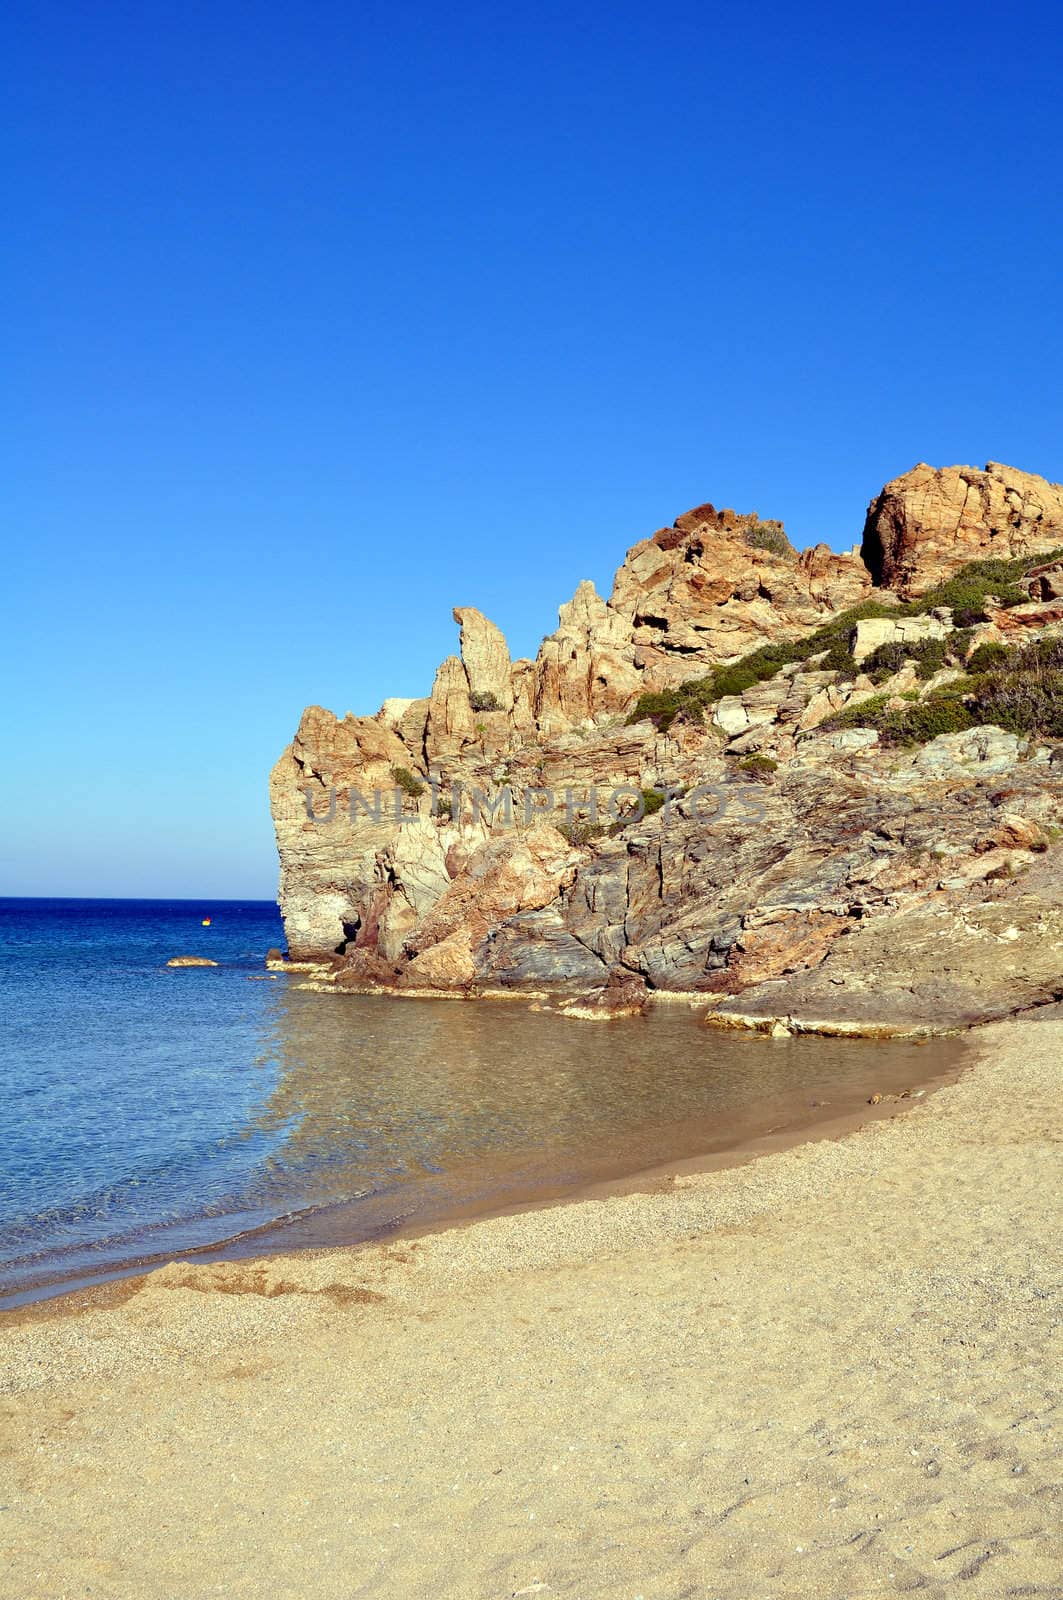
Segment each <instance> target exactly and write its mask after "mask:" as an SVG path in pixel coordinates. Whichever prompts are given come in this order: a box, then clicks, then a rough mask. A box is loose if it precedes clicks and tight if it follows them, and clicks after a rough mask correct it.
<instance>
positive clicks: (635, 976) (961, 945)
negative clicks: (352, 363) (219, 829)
mask: <svg viewBox="0 0 1063 1600" xmlns="http://www.w3.org/2000/svg"><path fill="white" fill-rule="evenodd" d="M860 550H861V553H857V552H855V551H854V553H852V554H849V555H836V554H834V553H833V552H832V551H831V550H829V549H828V548H827V546H825V545H818V546H816V547H815V548H814V549H812V550H808V551H805V552H803V553H800V554H799V553H798V552H797V551H795V550H794V549H793V548H792V546H791V545H790V543H789V541H788V539H787V538H786V535H785V533H784V531H783V528H782V525H781V524H779V523H777V522H767V521H762V520H761V519H759V518H758V517H756V516H752V515H750V516H740V515H737V514H736V513H734V512H732V511H726V510H725V511H717V510H715V509H714V508H713V507H712V506H709V505H705V506H701V507H699V508H697V509H696V510H695V511H691V512H688V513H686V514H685V515H684V516H682V517H680V518H678V519H677V521H676V522H675V524H674V525H673V526H672V527H671V528H668V529H664V530H661V531H660V532H658V533H656V534H654V535H653V537H652V538H650V539H647V540H644V541H643V542H642V543H640V544H637V545H635V546H634V547H633V548H632V549H631V550H629V551H628V554H627V556H626V558H625V560H624V562H623V564H622V565H621V567H620V569H619V570H618V572H617V574H616V579H615V582H614V585H613V590H612V594H611V596H610V598H609V600H608V601H605V600H603V599H602V598H601V597H600V596H599V595H598V594H596V592H595V590H594V587H593V585H591V584H590V583H583V584H581V585H580V586H579V588H578V589H577V591H576V594H575V595H574V597H573V598H572V600H570V601H569V602H568V603H567V604H566V605H563V606H562V607H561V610H560V615H559V625H558V628H557V630H556V631H555V632H554V633H553V634H551V635H550V636H549V637H547V638H546V639H544V640H543V643H542V645H541V646H540V649H539V652H538V654H537V656H536V658H535V660H534V661H529V660H518V661H513V660H511V658H510V654H509V650H508V648H507V645H506V641H505V639H504V637H503V635H502V633H501V632H500V630H499V629H498V628H497V627H496V626H495V625H494V624H493V623H492V622H490V621H489V620H488V619H487V618H486V617H484V616H483V615H482V614H481V613H480V612H479V611H477V610H476V609H475V608H474V607H471V606H458V607H457V608H456V609H455V611H454V619H455V621H456V622H457V624H458V625H459V628H460V634H459V652H460V653H459V654H456V655H453V656H449V657H448V658H447V659H446V660H445V661H444V662H443V664H442V665H441V666H440V668H439V670H438V672H437V674H436V678H435V682H434V683H433V685H432V689H431V693H430V694H429V695H428V696H426V697H425V698H423V699H418V700H389V701H386V702H385V704H384V705H383V707H382V708H381V710H380V711H379V712H378V713H377V714H376V715H375V716H372V717H353V716H349V715H348V716H346V717H344V718H342V719H340V718H337V717H335V716H334V715H333V714H332V713H331V712H328V711H325V710H322V709H321V708H320V707H311V708H310V709H309V710H308V711H306V712H305V713H304V715H303V718H302V720H301V722H300V725H299V728H298V731H297V733H296V736H295V739H294V740H293V742H292V744H291V745H290V746H289V747H288V749H287V750H286V751H285V752H284V754H283V755H282V757H281V759H280V760H279V762H278V763H277V766H276V767H275V769H274V772H273V774H272V779H271V800H272V808H273V815H274V820H275V824H276V829H277V839H278V846H279V850H280V858H281V888H280V901H281V908H282V911H283V914H284V920H285V927H286V931H287V937H288V944H289V952H290V955H291V957H292V958H293V959H294V960H295V961H301V962H314V963H316V964H317V969H318V970H317V972H316V975H315V981H318V982H326V983H328V984H330V985H333V986H335V987H338V988H361V987H366V986H381V985H382V986H385V987H391V988H397V989H400V990H407V991H409V990H425V989H427V990H448V991H458V992H462V993H479V992H491V991H498V990H518V991H519V990H535V991H549V992H556V993H557V994H558V995H560V996H563V997H567V999H566V1003H569V1004H570V1005H571V1006H573V1007H574V1008H575V1009H576V1010H577V1011H578V1012H580V1013H581V1014H595V1013H597V1014H603V1015H610V1014H615V1013H616V1012H618V1011H624V1010H630V1009H633V1008H637V1007H638V1006H639V1005H641V1004H642V1003H643V1001H644V999H645V997H646V995H647V994H650V993H652V992H654V991H658V992H662V991H682V992H686V993H694V994H697V995H700V996H702V997H703V999H704V1001H705V1004H706V1005H707V1006H710V1007H711V1008H712V1011H713V1014H714V1016H715V1017H716V1018H717V1019H718V1020H719V1019H722V1018H730V1019H731V1020H733V1021H735V1022H736V1023H737V1022H741V1021H743V1020H745V1021H750V1020H752V1019H770V1020H771V1021H773V1022H775V1024H776V1025H778V1019H779V1018H780V1017H787V1018H789V1019H790V1024H791V1025H811V1024H812V1023H815V1024H816V1025H820V1026H854V1027H858V1028H866V1027H870V1026H873V1025H878V1024H886V1025H889V1026H893V1027H923V1026H935V1025H940V1024H942V1022H955V1023H961V1022H967V1021H972V1020H977V1019H979V1018H981V1017H984V1016H989V1015H999V1014H1003V1013H1005V1012H1007V1011H1010V1010H1016V1009H1021V1008H1024V1007H1026V1006H1031V1005H1036V1004H1038V1003H1041V1002H1042V1001H1044V1000H1046V999H1051V998H1053V997H1055V996H1056V995H1057V994H1059V993H1063V873H1061V871H1060V866H1059V860H1060V857H1063V847H1058V848H1057V846H1056V836H1057V830H1063V803H1061V800H1060V776H1061V775H1063V764H1061V763H1060V762H1059V761H1057V760H1056V759H1054V754H1055V750H1056V746H1055V744H1054V742H1053V741H1054V740H1055V739H1056V738H1059V739H1061V740H1063V642H1061V643H1059V644H1057V643H1056V641H1057V640H1058V639H1059V638H1060V636H1061V635H1063V562H1061V561H1060V560H1059V559H1058V557H1059V555H1060V552H1061V550H1063V489H1061V488H1059V487H1058V486H1054V485H1051V484H1049V483H1047V482H1046V481H1045V480H1044V479H1041V478H1036V477H1033V476H1031V475H1029V474H1026V473H1022V472H1017V471H1015V470H1013V469H1011V468H1006V467H1001V466H998V465H996V464H992V463H991V464H990V465H989V466H988V467H987V468H986V469H985V472H983V473H980V472H976V471H974V470H973V469H971V468H966V467H962V468H961V467H956V468H946V469H943V470H941V471H934V470H933V469H931V468H929V467H924V466H919V467H916V468H915V469H913V471H912V472H910V473H907V474H905V476H904V477H902V478H898V479H896V480H895V481H894V482H893V483H891V484H889V485H887V486H886V488H885V489H884V490H883V491H882V493H881V494H880V495H879V496H877V497H876V498H875V500H874V501H872V504H871V507H870V510H869V512H868V517H867V522H866V526H865V530H864V536H863V542H862V545H861V547H860ZM1057 657H1058V659H1057ZM1060 753H1061V755H1063V751H1061V752H1060Z"/></svg>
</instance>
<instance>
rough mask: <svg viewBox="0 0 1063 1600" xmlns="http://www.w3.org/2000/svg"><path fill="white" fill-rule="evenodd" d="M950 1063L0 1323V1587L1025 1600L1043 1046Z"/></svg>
mask: <svg viewBox="0 0 1063 1600" xmlns="http://www.w3.org/2000/svg"><path fill="white" fill-rule="evenodd" d="M1056 1010H1057V1011H1058V1008H1056ZM973 1038H974V1041H975V1046H976V1051H977V1053H976V1055H975V1057H974V1064H973V1066H972V1067H971V1069H970V1070H969V1071H968V1072H967V1073H966V1074H965V1075H964V1076H963V1077H962V1078H961V1080H960V1081H959V1082H958V1083H956V1084H954V1085H952V1086H950V1087H946V1088H944V1089H942V1090H940V1091H939V1092H938V1093H936V1094H935V1095H933V1096H932V1097H930V1098H928V1099H927V1100H926V1101H925V1102H923V1103H921V1104H920V1105H918V1106H917V1107H915V1108H914V1109H911V1110H907V1111H905V1112H904V1113H903V1114H900V1113H898V1115H896V1116H894V1117H893V1118H892V1119H889V1120H880V1121H877V1122H874V1123H872V1124H869V1125H867V1126H865V1127H862V1128H860V1129H859V1130H858V1131H856V1132H855V1133H852V1134H850V1135H849V1136H847V1137H846V1138H844V1139H840V1140H819V1141H817V1142H813V1143H807V1144H803V1145H800V1146H798V1147H796V1148H794V1149H790V1150H786V1151H782V1152H780V1153H778V1154H773V1155H767V1156H764V1157H763V1158H761V1159H759V1160H757V1161H755V1162H752V1163H751V1164H749V1165H746V1166H743V1167H739V1168H736V1169H733V1170H727V1171H718V1172H708V1173H700V1174H697V1173H695V1174H687V1175H683V1176H681V1177H678V1178H676V1179H675V1181H674V1182H673V1183H671V1184H670V1185H667V1186H664V1187H662V1188H660V1189H659V1190H658V1191H657V1192H653V1193H628V1194H621V1195H616V1196H613V1197H610V1198H607V1199H602V1200H587V1201H583V1202H581V1203H577V1204H569V1205H563V1206H555V1207H551V1208H547V1209H543V1210H538V1211H526V1212H522V1213H520V1214H518V1215H512V1216H503V1217H498V1218H495V1219H493V1220H489V1221H479V1222H476V1223H473V1224H471V1225H468V1226H464V1227H456V1228H452V1229H450V1230H448V1231H444V1232H439V1233H435V1234H432V1235H429V1236H426V1237H424V1238H420V1239H416V1240H405V1241H403V1240H400V1241H394V1242H392V1243H389V1244H385V1245H380V1246H374V1247H370V1248H363V1249H360V1250H350V1251H343V1250H335V1251H329V1252H322V1253H317V1254H313V1255H309V1254H308V1255H301V1256H289V1257H275V1258H272V1259H269V1260H267V1261H263V1262H240V1263H230V1264H224V1265H202V1266H184V1265H181V1266H169V1267H165V1268H163V1269H162V1270H160V1271H157V1272H155V1273H153V1274H151V1275H150V1276H148V1277H147V1278H143V1279H139V1280H134V1281H132V1282H131V1283H127V1284H125V1285H118V1286H115V1287H113V1288H112V1289H110V1290H108V1291H106V1292H104V1293H102V1294H101V1295H100V1296H99V1298H100V1302H101V1303H100V1304H98V1305H96V1306H88V1307H82V1308H81V1309H79V1310H77V1311H74V1312H71V1311H69V1310H67V1309H65V1308H64V1307H63V1306H61V1305H58V1304H53V1305H51V1306H45V1307H38V1308H35V1309H31V1311H30V1312H28V1313H25V1314H21V1315H13V1316H10V1317H8V1318H7V1319H5V1321H4V1323H3V1326H2V1327H0V1350H2V1358H0V1371H2V1391H3V1392H2V1398H0V1405H2V1417H3V1423H2V1430H3V1431H2V1436H0V1507H2V1510H0V1517H2V1519H3V1520H2V1523H0V1529H2V1532H0V1553H2V1562H0V1567H2V1575H0V1593H2V1594H3V1595H5V1596H7V1595H10V1596H12V1597H18V1600H36V1597H40V1600H43V1597H48V1600H58V1597H65V1596H75V1595H79V1596H80V1595H88V1594H91V1595H94V1596H114V1597H119V1596H121V1597H125V1596H152V1597H154V1596H167V1597H180V1600H184V1597H188V1600H191V1597H200V1596H209V1595H225V1596H233V1595H248V1596H251V1595H254V1596H256V1597H257V1596H261V1595H267V1594H268V1595H272V1596H278V1597H281V1596H286V1597H299V1600H304V1597H314V1600H334V1597H335V1600H339V1597H340V1596H342V1597H344V1600H351V1597H354V1596H373V1597H382V1600H420V1597H425V1600H428V1597H439V1600H444V1597H445V1600H503V1597H509V1596H517V1595H520V1596H524V1595H542V1596H545V1597H551V1596H570V1597H574V1600H598V1597H602V1600H606V1597H608V1600H638V1597H640V1596H641V1597H644V1600H651V1597H653V1600H680V1597H683V1596H699V1597H701V1596H704V1597H718V1600H732V1597H733V1600H750V1597H757V1600H760V1597H765V1600H767V1597H770V1600H782V1597H790V1596H794V1597H798V1596H800V1597H815V1600H862V1597H865V1596H866V1597H870V1596H878V1595H892V1594H907V1593H910V1592H919V1593H920V1594H922V1595H926V1596H927V1597H936V1596H951V1595H953V1594H957V1595H964V1596H968V1595H969V1596H971V1597H976V1596H980V1595H993V1596H998V1595H999V1596H1004V1595H1015V1596H1019V1595H1022V1596H1046V1597H1047V1596H1052V1597H1059V1596H1060V1595H1061V1594H1063V1532H1061V1523H1063V1519H1061V1516H1060V1509H1061V1508H1060V1500H1061V1497H1063V1491H1061V1486H1060V1478H1061V1458H1060V1453H1059V1442H1058V1438H1056V1437H1055V1435H1054V1433H1053V1424H1054V1422H1055V1421H1056V1419H1057V1417H1058V1414H1059V1399H1060V1375H1061V1373H1063V1359H1061V1358H1063V1349H1061V1341H1060V1336H1059V1328H1058V1318H1059V1307H1060V1278H1061V1272H1060V1267H1061V1254H1063V1253H1061V1249H1060V1237H1061V1223H1063V1216H1061V1200H1060V1195H1061V1192H1063V1184H1061V1178H1063V1147H1061V1140H1063V1019H1060V1018H1059V1017H1056V1018H1055V1019H1054V1020H1047V1019H1046V1020H1041V1021H1037V1022H1028V1023H1009V1024H1002V1025H999V1026H995V1027H992V1028H987V1029H984V1030H982V1031H980V1032H979V1033H978V1034H976V1035H974V1036H973Z"/></svg>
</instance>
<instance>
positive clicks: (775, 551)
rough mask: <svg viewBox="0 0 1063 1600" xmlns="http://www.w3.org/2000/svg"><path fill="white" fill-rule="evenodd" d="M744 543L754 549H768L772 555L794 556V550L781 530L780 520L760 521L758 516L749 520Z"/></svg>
mask: <svg viewBox="0 0 1063 1600" xmlns="http://www.w3.org/2000/svg"><path fill="white" fill-rule="evenodd" d="M746 544H748V545H749V546H750V547H751V548H752V549H754V550H769V551H770V552H771V554H772V555H774V556H794V555H795V554H796V551H795V550H794V547H793V545H792V544H791V543H790V541H789V539H788V538H787V537H786V534H785V533H784V532H783V525H782V523H781V522H772V521H766V522H762V521H761V520H760V518H759V517H753V518H751V520H750V524H749V527H748V528H747V529H746Z"/></svg>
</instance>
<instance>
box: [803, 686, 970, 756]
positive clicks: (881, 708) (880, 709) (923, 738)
mask: <svg viewBox="0 0 1063 1600" xmlns="http://www.w3.org/2000/svg"><path fill="white" fill-rule="evenodd" d="M976 720H978V719H975V718H972V716H971V713H970V712H969V711H968V709H967V707H966V705H965V704H964V702H963V700H962V698H961V697H960V696H959V695H952V694H944V693H942V694H937V695H931V696H930V697H929V698H928V699H926V700H916V701H909V702H908V703H907V704H906V705H904V706H903V707H901V706H891V705H890V696H889V695H881V694H880V695H874V696H873V697H872V698H871V699H870V700H865V701H864V703H863V704H862V705H859V706H853V707H851V708H850V709H848V710H845V711H841V712H839V714H838V715H837V716H836V717H834V718H832V720H831V722H830V724H829V725H830V726H831V727H833V728H875V729H877V730H878V735H879V738H880V739H881V741H882V743H883V744H893V745H915V744H928V743H929V742H930V740H931V739H936V738H938V736H939V735H940V734H943V733H962V732H963V731H964V730H965V729H967V728H971V727H974V726H975V722H976Z"/></svg>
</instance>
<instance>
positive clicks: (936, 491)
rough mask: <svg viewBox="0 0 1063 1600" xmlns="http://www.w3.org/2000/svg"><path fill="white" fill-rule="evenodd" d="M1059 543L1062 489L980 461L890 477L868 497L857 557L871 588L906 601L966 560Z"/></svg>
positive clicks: (1033, 552) (1047, 547)
mask: <svg viewBox="0 0 1063 1600" xmlns="http://www.w3.org/2000/svg"><path fill="white" fill-rule="evenodd" d="M1060 546H1063V485H1060V484H1058V483H1049V482H1048V481H1047V480H1046V479H1045V478H1039V477H1037V476H1035V475H1034V474H1033V473H1030V472H1020V471H1018V469H1017V468H1015V467H1005V466H1002V465H1001V464H1000V463H999V462H997V461H990V462H988V463H987V465H986V467H985V469H984V471H981V472H980V471H978V469H977V468H975V467H938V468H935V467H929V466H927V465H926V463H925V462H921V463H920V464H919V466H917V467H913V468H912V470H911V471H910V472H905V473H904V474H902V476H901V477H899V478H894V479H893V481H892V483H888V484H887V485H886V487H885V488H884V489H883V490H882V492H881V494H879V495H877V496H876V497H875V499H874V500H872V502H871V504H870V506H869V507H868V512H867V520H866V522H865V524H864V536H863V542H862V544H861V552H862V554H863V558H864V562H865V563H866V565H867V568H868V570H869V572H870V573H871V576H872V578H873V579H874V581H875V583H876V584H878V585H879V586H880V587H882V588H886V589H893V590H896V592H897V593H898V594H900V595H901V596H902V597H903V598H904V599H906V600H909V599H914V598H917V597H918V596H920V595H923V594H925V593H926V592H927V590H928V589H931V588H933V587H934V585H935V584H938V583H941V582H943V580H944V579H946V578H948V577H951V575H952V574H953V573H954V572H956V571H958V570H959V568H960V567H962V566H964V565H966V563H967V562H969V561H978V560H982V559H984V558H987V557H988V558H993V559H996V558H1003V559H1005V560H1008V559H1011V558H1012V557H1014V556H1030V555H1037V554H1038V553H1039V552H1042V551H1043V552H1046V553H1047V552H1048V551H1051V550H1056V549H1058V548H1059V547H1060Z"/></svg>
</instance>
